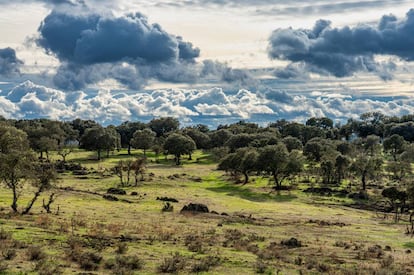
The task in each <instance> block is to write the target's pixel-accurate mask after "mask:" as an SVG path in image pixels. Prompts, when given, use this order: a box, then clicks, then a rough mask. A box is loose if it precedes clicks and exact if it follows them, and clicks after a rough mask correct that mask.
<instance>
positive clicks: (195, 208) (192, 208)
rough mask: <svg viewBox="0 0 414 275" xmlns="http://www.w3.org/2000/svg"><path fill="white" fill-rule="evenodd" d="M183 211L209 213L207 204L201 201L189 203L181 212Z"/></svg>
mask: <svg viewBox="0 0 414 275" xmlns="http://www.w3.org/2000/svg"><path fill="white" fill-rule="evenodd" d="M183 212H193V213H208V212H210V211H209V210H208V207H207V206H206V205H205V204H201V203H190V204H187V205H185V206H184V207H183V209H181V213H183Z"/></svg>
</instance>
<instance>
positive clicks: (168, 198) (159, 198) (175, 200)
mask: <svg viewBox="0 0 414 275" xmlns="http://www.w3.org/2000/svg"><path fill="white" fill-rule="evenodd" d="M157 201H165V202H178V200H177V199H174V198H170V197H157Z"/></svg>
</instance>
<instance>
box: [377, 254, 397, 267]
mask: <svg viewBox="0 0 414 275" xmlns="http://www.w3.org/2000/svg"><path fill="white" fill-rule="evenodd" d="M393 263H394V257H393V256H391V255H388V256H387V257H385V258H384V259H381V261H380V265H381V267H382V268H386V267H390V266H391V265H392V264H393Z"/></svg>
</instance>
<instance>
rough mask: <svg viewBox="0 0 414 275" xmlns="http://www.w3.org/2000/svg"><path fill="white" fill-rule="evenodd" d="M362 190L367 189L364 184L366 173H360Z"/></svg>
mask: <svg viewBox="0 0 414 275" xmlns="http://www.w3.org/2000/svg"><path fill="white" fill-rule="evenodd" d="M361 181H362V190H364V191H365V190H366V189H367V182H366V173H362V179H361Z"/></svg>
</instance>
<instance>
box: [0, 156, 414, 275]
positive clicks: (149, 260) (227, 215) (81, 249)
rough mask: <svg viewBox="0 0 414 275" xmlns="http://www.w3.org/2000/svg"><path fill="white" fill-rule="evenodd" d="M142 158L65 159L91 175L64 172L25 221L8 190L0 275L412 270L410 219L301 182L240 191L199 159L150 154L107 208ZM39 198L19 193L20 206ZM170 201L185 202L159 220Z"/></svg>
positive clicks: (255, 183) (3, 202)
mask: <svg viewBox="0 0 414 275" xmlns="http://www.w3.org/2000/svg"><path fill="white" fill-rule="evenodd" d="M133 155H135V156H138V155H141V152H140V151H133ZM133 157H134V156H132V157H130V156H128V155H127V154H126V151H120V152H115V153H111V155H110V157H109V158H105V159H103V160H101V161H97V160H96V155H95V154H94V153H93V152H86V151H76V152H74V153H72V154H70V155H69V156H68V158H67V160H68V161H73V162H75V163H80V164H81V165H82V166H84V167H86V168H88V173H87V174H85V175H74V174H73V173H72V172H65V173H62V174H59V180H58V182H57V183H56V189H54V190H53V192H55V193H56V194H57V198H56V201H55V202H54V203H53V204H52V205H51V210H52V213H50V214H47V213H45V211H44V209H43V208H42V200H43V199H45V200H47V199H48V196H49V194H50V192H51V191H47V192H44V193H43V194H42V195H41V197H40V198H39V199H38V201H37V202H36V203H35V205H34V207H33V209H32V212H31V214H30V215H25V216H20V215H13V214H11V211H10V206H9V205H10V203H11V198H12V194H11V192H10V190H8V189H6V188H5V187H4V186H2V187H1V188H0V250H1V255H0V274H59V273H63V274H157V273H179V274H186V273H199V274H256V273H264V274H409V273H413V272H414V256H413V255H412V254H411V250H413V249H414V239H413V238H411V237H410V236H408V235H406V234H404V233H405V228H406V225H407V224H408V223H407V224H406V222H405V221H404V219H403V220H402V221H400V223H398V224H395V223H393V219H392V217H385V218H384V217H382V216H381V215H378V214H376V213H375V212H372V211H367V210H363V209H357V208H353V207H350V205H352V204H353V203H355V202H354V201H353V200H351V199H349V198H346V197H340V196H320V195H315V194H309V193H304V192H303V191H302V190H304V189H306V188H308V187H309V186H310V185H311V184H310V183H304V182H302V180H301V179H300V178H298V179H296V181H295V182H294V183H292V184H294V185H295V188H294V189H293V190H291V191H279V192H276V191H272V190H273V189H272V188H271V187H272V182H271V181H270V180H269V178H265V177H262V176H254V175H252V176H251V179H250V182H249V183H248V184H246V185H240V184H235V183H234V182H233V181H232V180H231V179H230V178H229V176H228V175H226V174H225V173H224V172H223V171H218V170H216V167H217V164H216V163H215V162H214V161H213V160H212V159H211V158H210V157H209V155H208V154H205V153H203V152H201V151H197V152H196V153H195V154H194V155H193V160H191V161H189V160H187V159H186V158H184V159H183V165H182V166H176V165H174V162H173V160H171V159H169V160H166V159H165V158H164V156H159V157H156V156H154V155H152V154H151V152H150V153H148V164H147V169H146V173H145V180H144V181H139V183H138V186H135V185H134V181H133V179H132V180H131V183H132V184H131V185H130V186H126V187H122V189H124V190H125V191H126V193H127V194H126V195H115V196H116V197H117V198H118V199H119V200H118V201H110V200H107V199H104V198H103V196H102V195H103V194H105V193H106V191H107V190H108V188H111V187H117V188H119V187H120V186H119V183H120V181H119V178H118V177H117V176H115V175H113V174H112V173H111V172H110V169H111V168H112V167H113V166H115V165H116V164H117V162H118V161H119V160H126V159H128V158H133ZM52 158H55V159H58V156H55V155H52ZM170 158H171V156H170ZM285 184H288V183H285ZM30 191H31V190H30V189H29V188H26V189H25V190H22V196H21V198H20V200H19V205H20V206H25V205H26V203H27V202H28V200H29V199H30V195H31V194H30ZM132 192H136V194H134V195H131V193H132ZM161 197H168V198H174V199H176V200H177V201H178V202H175V203H174V202H170V205H171V206H172V207H173V208H171V207H170V208H169V209H168V210H169V211H162V208H163V207H164V206H165V204H166V202H164V201H161V200H157V198H161ZM189 203H201V204H205V205H206V206H208V208H209V210H210V213H208V214H205V213H203V214H192V213H180V210H181V208H182V207H183V206H185V205H187V204H189ZM212 211H213V212H212Z"/></svg>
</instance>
